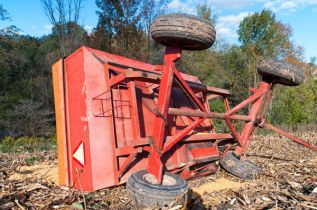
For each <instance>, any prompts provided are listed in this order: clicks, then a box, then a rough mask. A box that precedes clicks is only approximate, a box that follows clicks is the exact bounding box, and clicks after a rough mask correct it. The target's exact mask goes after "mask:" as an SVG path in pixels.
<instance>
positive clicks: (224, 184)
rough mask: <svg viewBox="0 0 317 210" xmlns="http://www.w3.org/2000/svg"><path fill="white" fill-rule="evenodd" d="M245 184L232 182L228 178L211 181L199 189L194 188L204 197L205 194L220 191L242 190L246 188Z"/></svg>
mask: <svg viewBox="0 0 317 210" xmlns="http://www.w3.org/2000/svg"><path fill="white" fill-rule="evenodd" d="M245 185H246V183H244V182H237V181H232V180H229V179H226V178H219V179H216V180H215V181H210V182H207V183H205V184H202V185H200V186H199V187H196V188H193V191H194V192H196V193H198V194H200V195H203V194H204V193H212V192H216V191H220V190H229V189H230V190H235V189H240V188H241V187H243V186H245Z"/></svg>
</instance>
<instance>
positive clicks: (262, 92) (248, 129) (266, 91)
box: [105, 47, 317, 184]
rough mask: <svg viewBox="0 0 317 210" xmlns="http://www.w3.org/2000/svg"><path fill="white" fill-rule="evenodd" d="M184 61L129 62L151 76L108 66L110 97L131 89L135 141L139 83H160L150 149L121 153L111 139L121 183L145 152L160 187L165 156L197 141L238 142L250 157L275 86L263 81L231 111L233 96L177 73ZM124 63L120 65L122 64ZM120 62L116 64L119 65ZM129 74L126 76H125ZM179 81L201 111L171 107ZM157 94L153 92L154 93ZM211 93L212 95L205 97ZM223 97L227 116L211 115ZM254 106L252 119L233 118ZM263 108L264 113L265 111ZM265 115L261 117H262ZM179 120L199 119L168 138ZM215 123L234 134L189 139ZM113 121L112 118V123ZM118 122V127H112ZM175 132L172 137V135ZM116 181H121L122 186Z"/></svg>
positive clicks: (172, 57) (169, 53) (171, 56)
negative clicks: (172, 121) (171, 120)
mask: <svg viewBox="0 0 317 210" xmlns="http://www.w3.org/2000/svg"><path fill="white" fill-rule="evenodd" d="M180 57H181V50H180V49H176V48H171V47H169V48H166V52H165V57H164V65H163V66H157V67H155V68H153V67H151V68H149V66H145V67H144V66H143V67H142V68H139V67H140V66H139V65H142V64H141V63H138V62H137V63H131V61H130V60H127V61H129V62H128V64H127V65H129V66H132V67H133V68H138V69H141V70H145V71H147V72H141V71H138V70H136V69H133V70H132V69H131V68H120V67H117V66H113V65H110V64H105V71H106V72H108V75H109V78H108V80H107V86H109V87H108V91H110V97H112V94H111V88H113V87H115V86H117V85H119V84H120V83H123V82H127V87H128V88H129V89H130V92H129V98H130V101H132V105H131V106H132V107H134V109H132V107H131V113H132V117H131V118H132V121H133V123H132V124H133V137H134V139H141V138H140V128H138V127H135V125H137V124H138V121H139V119H138V113H137V104H136V101H135V100H136V93H135V86H136V85H135V81H140V82H145V83H147V82H148V83H152V84H159V93H158V97H157V99H156V105H153V104H148V103H145V101H144V103H143V104H144V105H145V106H146V107H147V108H148V109H149V110H150V111H152V112H153V113H155V120H154V129H153V141H152V142H151V141H150V144H144V145H140V147H137V146H132V147H130V146H127V147H123V148H117V147H116V140H115V138H116V137H115V136H113V137H112V138H113V142H114V144H113V149H114V151H115V153H116V154H115V155H114V158H115V159H116V160H115V162H114V163H115V164H114V165H115V166H116V167H115V166H114V169H115V177H116V179H117V180H118V181H119V178H120V177H121V176H122V175H123V174H124V173H125V170H126V169H127V168H128V166H129V164H130V163H131V162H132V161H133V160H134V158H135V156H136V154H137V153H140V152H142V151H148V152H149V153H150V154H149V157H148V168H147V169H148V172H149V173H152V174H153V175H154V176H155V177H156V179H157V182H158V183H159V184H161V183H162V178H163V175H164V164H165V163H164V159H163V156H164V155H166V154H167V153H169V152H171V149H172V148H173V147H174V146H175V145H176V144H178V143H180V142H183V143H187V142H195V141H199V142H200V141H202V142H204V141H215V140H218V139H233V138H234V139H236V141H237V143H238V146H237V147H236V148H235V152H236V153H237V154H238V155H243V154H244V153H245V152H246V149H247V144H248V141H249V138H250V136H251V134H252V132H253V131H254V128H255V126H260V127H261V125H259V124H258V123H259V120H262V121H263V119H262V118H263V116H264V115H265V113H266V110H267V107H268V104H269V101H270V99H271V95H272V92H273V84H270V83H267V82H265V81H262V82H261V83H260V85H259V88H258V89H257V88H250V91H251V92H253V95H252V96H251V97H249V98H248V99H246V100H244V101H243V102H241V103H240V104H238V105H237V106H235V107H234V108H232V109H231V108H230V106H229V101H228V96H230V92H229V91H226V90H223V89H220V88H215V87H209V86H205V85H201V84H199V83H195V82H189V81H185V79H184V78H183V76H182V75H181V74H180V73H179V71H178V70H177V69H176V67H175V62H176V61H177V60H178V59H179V58H180ZM114 61H115V62H118V63H119V61H118V60H116V59H113V60H112V62H114ZM120 62H122V61H120ZM118 63H116V64H118ZM110 69H111V70H114V71H116V72H118V73H119V74H118V75H116V76H113V77H111V78H110V71H109V70H110ZM127 70H128V71H127ZM175 81H177V83H178V85H179V86H180V88H181V89H183V91H184V92H185V93H186V94H187V95H188V97H189V98H190V99H191V100H192V102H194V104H195V105H196V106H197V108H198V109H199V110H193V109H177V108H170V107H169V106H170V103H171V100H172V99H171V90H172V86H173V85H174V83H175ZM152 92H153V91H152ZM198 92H201V93H202V94H205V95H204V97H205V98H206V99H207V100H204V101H201V99H200V98H198V96H197V95H195V94H196V93H198ZM207 93H208V94H211V95H209V96H207ZM219 96H222V97H223V103H224V107H225V110H226V112H225V113H216V112H209V111H207V109H208V106H207V105H209V104H208V100H212V99H214V98H217V97H219ZM250 104H252V106H251V109H250V111H249V114H248V116H245V115H239V114H235V113H237V112H238V111H240V110H241V109H243V108H245V107H246V106H248V105H250ZM261 109H262V111H261ZM260 111H261V113H260ZM169 115H171V116H173V115H174V116H181V117H197V118H198V119H196V120H194V121H193V122H192V123H190V124H188V125H187V126H186V127H185V128H184V129H183V130H181V131H179V132H178V133H176V134H175V135H172V136H168V135H167V132H166V125H167V123H168V122H167V119H168V116H169ZM208 118H210V119H212V118H219V119H224V120H225V122H226V123H227V125H228V127H229V129H230V130H231V133H232V134H216V133H215V134H213V133H210V134H199V133H197V134H190V132H192V131H193V130H194V129H195V128H196V127H197V126H199V125H200V124H203V122H204V120H206V119H208ZM112 120H113V119H112ZM233 120H240V121H245V125H244V127H243V129H242V132H241V134H239V132H238V131H237V130H236V128H235V126H234V125H233V122H232V121H233ZM112 123H114V122H112ZM185 124H186V123H185ZM262 126H263V127H265V128H268V129H271V130H273V131H276V132H278V133H280V134H281V135H284V136H286V137H288V138H290V139H292V140H294V141H296V142H298V143H300V144H302V145H304V146H306V147H309V148H311V149H314V150H317V146H314V145H311V144H309V143H308V142H306V141H303V140H301V139H298V138H296V137H294V136H292V135H290V134H288V133H286V132H285V131H282V130H280V129H278V128H276V127H274V126H272V125H271V124H268V123H265V124H264V125H262ZM172 133H173V132H172ZM114 135H115V134H114ZM231 148H232V147H231V145H230V146H228V148H227V149H226V152H227V151H228V150H230V149H231ZM120 156H127V159H126V160H125V161H124V163H123V165H122V166H121V167H120V168H118V167H119V166H118V162H117V161H118V159H117V158H118V157H120ZM118 181H117V182H118Z"/></svg>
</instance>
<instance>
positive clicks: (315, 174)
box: [0, 132, 317, 210]
mask: <svg viewBox="0 0 317 210" xmlns="http://www.w3.org/2000/svg"><path fill="white" fill-rule="evenodd" d="M300 137H301V138H303V139H305V140H307V141H310V142H314V143H317V133H313V132H306V133H302V134H300ZM245 158H246V159H249V160H251V161H252V162H254V163H257V164H258V165H260V166H261V167H262V169H263V174H262V175H261V176H260V177H259V178H258V179H257V180H253V181H242V180H240V179H238V178H236V177H234V176H232V175H230V174H228V173H226V172H225V171H224V170H222V169H220V170H219V172H217V173H216V174H214V175H210V176H207V177H203V178H199V179H195V180H191V181H189V185H190V186H191V188H192V190H191V192H190V193H191V195H192V196H191V198H190V199H189V200H186V201H184V199H182V198H179V199H178V200H177V201H175V202H174V203H173V204H172V205H171V209H174V210H176V209H288V208H295V209H317V153H316V152H314V151H312V150H310V149H307V148H305V147H303V146H301V145H298V144H297V143H294V142H291V141H290V140H287V139H285V138H281V137H279V136H277V135H272V136H265V137H264V136H257V137H255V138H254V140H253V143H252V147H251V148H250V151H249V153H248V154H247V156H246V157H245ZM0 160H1V162H0V167H1V168H0V209H139V208H138V207H137V206H135V205H134V203H133V201H132V200H131V199H130V198H129V196H128V195H127V192H126V190H125V187H124V186H120V187H116V188H112V189H104V190H100V191H97V192H94V193H82V192H80V191H77V190H73V189H70V188H67V187H60V186H58V185H57V184H56V182H57V178H58V177H57V167H56V165H57V160H56V153H55V152H54V151H51V152H42V153H24V154H2V153H0ZM219 168H220V167H219Z"/></svg>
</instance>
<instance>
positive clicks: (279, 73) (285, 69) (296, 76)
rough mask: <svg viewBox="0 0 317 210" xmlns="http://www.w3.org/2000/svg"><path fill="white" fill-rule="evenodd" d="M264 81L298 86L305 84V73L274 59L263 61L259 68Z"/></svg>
mask: <svg viewBox="0 0 317 210" xmlns="http://www.w3.org/2000/svg"><path fill="white" fill-rule="evenodd" d="M257 71H258V73H259V74H260V75H261V76H262V77H263V79H264V80H267V81H269V82H273V83H279V84H282V85H286V86H297V85H300V84H302V83H303V82H304V78H305V76H304V71H303V70H302V69H301V68H299V67H297V66H294V65H292V64H290V63H287V62H283V61H276V60H273V59H265V60H262V61H261V62H260V63H259V64H258V67H257Z"/></svg>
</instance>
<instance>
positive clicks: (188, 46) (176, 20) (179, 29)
mask: <svg viewBox="0 0 317 210" xmlns="http://www.w3.org/2000/svg"><path fill="white" fill-rule="evenodd" d="M150 31H151V36H152V38H153V39H154V40H155V41H156V42H158V43H160V44H162V45H164V46H169V47H176V48H180V49H183V50H191V51H198V50H206V49H208V48H210V47H211V46H212V45H213V43H214V42H215V39H216V30H215V27H214V26H213V24H212V23H211V22H209V21H207V20H204V19H201V18H198V17H196V16H193V15H186V14H168V15H162V16H159V17H157V18H156V19H155V20H154V21H153V22H152V23H151V27H150Z"/></svg>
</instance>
